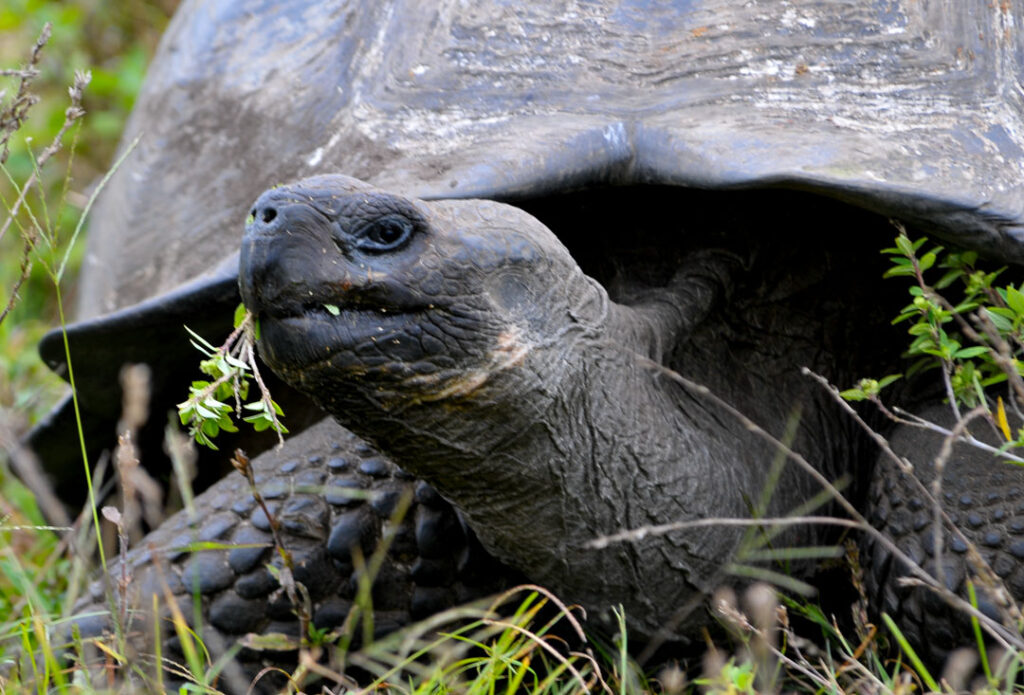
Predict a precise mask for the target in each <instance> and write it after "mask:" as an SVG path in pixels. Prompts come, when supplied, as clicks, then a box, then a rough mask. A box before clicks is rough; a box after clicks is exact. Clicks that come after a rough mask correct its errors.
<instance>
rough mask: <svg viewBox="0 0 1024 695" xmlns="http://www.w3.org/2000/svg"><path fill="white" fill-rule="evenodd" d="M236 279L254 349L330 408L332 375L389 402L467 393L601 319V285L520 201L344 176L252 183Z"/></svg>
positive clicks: (335, 388) (336, 387)
mask: <svg viewBox="0 0 1024 695" xmlns="http://www.w3.org/2000/svg"><path fill="white" fill-rule="evenodd" d="M239 283H240V289H241V293H242V297H243V300H244V301H245V303H246V305H247V306H248V307H249V308H250V309H252V310H253V311H255V312H256V313H257V315H258V316H259V319H260V327H261V339H260V350H261V354H262V356H263V358H264V359H265V360H266V361H267V363H268V364H269V365H270V367H271V368H272V369H274V370H275V371H276V372H277V373H278V374H280V375H281V376H283V377H284V378H285V379H287V380H288V381H290V382H292V383H293V384H295V385H297V386H298V387H299V388H300V389H302V390H304V391H306V392H308V393H310V394H311V395H313V396H314V398H316V399H317V400H319V401H320V402H321V403H324V404H325V405H326V406H327V407H328V409H329V410H335V412H336V409H335V408H332V407H330V405H329V404H328V399H327V394H329V393H330V394H336V393H337V392H338V391H339V385H340V383H344V385H345V386H346V387H354V388H356V389H357V390H358V389H372V391H373V398H374V400H375V401H376V402H386V403H392V404H395V403H397V402H404V401H406V400H407V399H412V400H414V401H417V402H422V401H432V400H439V399H443V398H448V397H462V396H468V395H470V394H471V393H475V392H476V390H477V389H478V388H479V387H480V386H482V385H483V384H484V383H486V382H487V381H488V380H489V379H490V377H491V376H492V375H494V374H495V373H498V372H502V371H507V370H509V369H510V368H513V367H517V366H521V365H522V364H523V362H524V360H525V357H526V355H527V353H529V352H530V351H531V350H532V349H533V348H535V347H536V346H539V345H548V346H550V345H552V344H554V343H555V342H556V341H559V342H560V341H561V340H562V336H563V335H564V334H565V332H566V330H571V329H572V327H573V326H576V327H579V328H582V329H585V328H586V326H587V325H589V324H590V323H592V322H593V321H594V320H598V319H599V318H600V315H601V311H602V306H603V302H604V301H605V298H606V295H605V294H604V291H603V290H602V289H601V288H600V287H599V286H598V285H597V284H596V283H594V282H593V281H592V280H590V279H589V278H587V277H586V276H585V275H583V273H582V272H581V271H580V270H579V268H578V267H577V265H576V263H575V261H574V260H573V259H572V257H571V256H570V255H569V253H568V251H566V249H565V248H564V247H563V246H562V245H561V243H560V242H559V241H558V240H557V239H556V238H555V236H554V235H553V234H552V233H551V232H550V231H548V230H547V228H545V227H544V226H543V225H542V224H541V223H540V222H538V221H537V220H536V219H534V218H533V217H531V216H530V215H528V214H527V213H525V212H523V211H521V210H519V209H517V208H513V207H510V206H506V205H502V204H500V203H495V202H491V201H482V200H472V201H436V202H431V203H425V202H422V201H414V200H410V199H407V198H403V197H401V196H397V195H392V194H389V193H383V192H381V191H378V190H376V189H374V188H372V187H370V186H368V185H366V184H363V183H361V182H359V181H356V180H354V179H350V178H347V177H343V176H321V177H316V178H313V179H308V180H305V181H302V182H300V183H298V184H295V185H292V186H285V187H279V188H274V189H271V190H269V191H267V192H266V193H264V194H263V195H262V196H260V198H259V199H258V200H257V201H256V203H255V206H254V207H253V209H252V212H251V215H250V220H249V223H248V225H247V227H246V233H245V238H244V241H243V244H242V251H241V259H240V278H239ZM541 298H543V301H541ZM339 382H340V383H339Z"/></svg>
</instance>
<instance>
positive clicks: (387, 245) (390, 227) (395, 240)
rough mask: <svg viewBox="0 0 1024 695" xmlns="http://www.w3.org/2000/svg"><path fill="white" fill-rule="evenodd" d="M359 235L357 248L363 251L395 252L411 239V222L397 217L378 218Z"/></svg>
mask: <svg viewBox="0 0 1024 695" xmlns="http://www.w3.org/2000/svg"><path fill="white" fill-rule="evenodd" d="M360 231H361V234H360V235H359V237H360V238H359V241H358V242H357V244H356V245H357V246H358V247H359V248H360V249H362V250H364V251H372V252H377V253H383V252H386V251H397V250H398V249H400V248H401V247H403V246H405V244H406V243H407V242H408V241H409V238H410V237H412V232H413V225H412V222H411V221H410V220H408V219H406V218H404V217H399V216H397V215H386V216H384V217H380V218H378V219H376V220H374V221H373V222H371V223H370V224H368V225H367V226H366V227H364V228H363V229H362V230H360Z"/></svg>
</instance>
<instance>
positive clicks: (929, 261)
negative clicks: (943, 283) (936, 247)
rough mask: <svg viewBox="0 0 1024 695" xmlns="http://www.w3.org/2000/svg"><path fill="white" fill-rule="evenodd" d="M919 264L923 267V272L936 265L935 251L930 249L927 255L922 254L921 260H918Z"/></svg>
mask: <svg viewBox="0 0 1024 695" xmlns="http://www.w3.org/2000/svg"><path fill="white" fill-rule="evenodd" d="M918 265H919V266H920V267H921V271H922V272H924V271H925V270H928V269H929V268H931V267H932V266H933V265H935V252H934V251H929V252H928V253H926V254H925V255H923V256H921V260H920V261H918Z"/></svg>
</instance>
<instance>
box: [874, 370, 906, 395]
mask: <svg viewBox="0 0 1024 695" xmlns="http://www.w3.org/2000/svg"><path fill="white" fill-rule="evenodd" d="M902 378H903V375H902V374H889V375H888V376H883V377H882V378H881V379H879V380H878V390H879V391H881V390H882V389H884V388H885V387H886V386H888V385H889V384H891V383H893V382H894V381H896V380H898V379H902Z"/></svg>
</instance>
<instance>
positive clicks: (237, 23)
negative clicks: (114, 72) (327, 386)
mask: <svg viewBox="0 0 1024 695" xmlns="http://www.w3.org/2000/svg"><path fill="white" fill-rule="evenodd" d="M1021 26H1024V9H1022V6H1021V5H1020V4H1018V3H992V2H990V1H989V0H932V1H930V2H922V1H921V0H894V1H893V2H885V3H863V2H842V3H838V4H837V3H835V2H823V1H821V0H789V1H786V2H783V1H782V0H761V1H760V2H749V3H733V2H721V1H720V0H674V1H672V2H665V1H663V0H615V1H613V0H599V1H594V2H580V1H579V0H556V1H550V0H545V1H544V2H539V1H538V2H527V3H524V2H507V1H503V0H467V1H463V2H440V1H438V2H433V3H431V2H422V1H421V0H384V1H379V0H348V1H343V0H342V1H337V2H332V3H323V2H312V1H310V0H291V1H290V2H269V1H264V2H248V1H247V2H238V1H232V0H221V1H218V2H209V1H206V0H202V1H200V0H194V1H190V0H186V2H184V3H183V4H182V6H181V7H180V9H179V11H178V13H177V15H176V16H175V18H174V20H173V21H172V23H171V25H170V27H169V29H168V31H167V34H166V35H165V37H164V39H163V42H162V44H161V47H160V50H159V52H158V54H157V56H156V58H155V60H154V62H153V65H152V67H151V69H150V73H149V75H148V77H147V80H146V83H145V87H144V89H143V91H142V94H141V95H140V96H139V100H138V103H137V105H136V108H135V112H134V114H133V117H132V119H131V122H130V124H129V126H128V128H127V131H126V133H125V136H124V142H125V143H126V144H127V143H129V142H132V141H134V140H135V139H136V138H137V139H138V145H137V148H136V149H135V151H134V152H132V153H131V155H130V156H129V157H128V158H127V160H126V161H125V163H124V164H123V166H122V167H121V168H120V169H119V170H118V171H117V173H116V174H115V175H114V176H113V178H112V179H111V181H110V183H109V185H108V187H107V188H106V190H105V191H104V192H103V194H102V196H101V198H100V200H99V202H98V204H97V206H96V208H95V211H94V214H93V216H92V222H91V229H90V236H89V242H88V243H89V245H88V250H87V253H86V259H85V265H84V268H83V273H82V279H81V288H80V294H79V307H78V313H79V318H81V319H85V320H86V321H85V322H84V323H82V324H79V325H78V326H77V327H75V328H74V329H73V330H72V332H71V338H72V345H73V348H76V346H77V348H76V349H77V351H78V353H79V354H85V355H92V356H93V357H92V358H91V359H90V369H89V370H88V371H86V372H82V371H79V374H78V378H79V392H80V397H81V405H82V408H83V409H84V411H85V413H86V428H87V430H88V429H90V428H91V429H93V430H94V431H95V432H96V437H95V438H92V437H91V436H90V437H89V438H90V441H94V440H95V441H99V439H104V438H106V439H109V438H110V436H111V435H112V433H113V428H112V423H113V422H116V418H117V414H118V412H119V410H120V402H119V397H118V394H117V389H116V387H112V384H116V383H117V382H116V374H117V369H118V368H119V366H120V363H121V362H124V361H147V362H150V363H157V365H158V369H157V370H156V371H157V372H158V373H159V374H160V375H161V378H162V379H163V380H164V381H165V382H166V383H167V384H171V383H174V384H180V383H185V382H186V381H187V379H188V373H186V372H182V371H180V370H179V372H175V371H174V365H177V364H178V362H179V361H180V358H179V356H178V354H177V352H176V351H175V350H174V349H169V348H168V346H175V345H180V346H182V347H181V352H182V353H183V354H184V355H186V356H187V358H188V368H190V369H194V367H192V365H193V363H194V360H193V359H192V358H193V357H194V356H193V355H190V354H188V351H189V348H188V344H187V338H186V335H185V333H184V331H183V329H182V328H181V324H182V323H186V322H187V323H189V324H190V325H191V326H192V327H193V328H196V329H198V330H200V332H203V333H204V335H208V336H210V337H211V339H215V335H214V334H211V333H210V331H211V330H213V331H215V330H216V329H214V328H213V326H214V323H213V322H215V321H218V322H221V323H220V324H216V325H223V322H224V321H225V320H226V319H222V318H221V317H224V316H229V315H230V311H231V310H232V309H233V307H234V305H235V304H236V303H237V301H238V299H237V295H236V293H235V292H234V290H233V281H232V273H233V268H232V261H231V259H229V258H228V257H229V256H230V255H231V254H232V253H233V252H234V251H235V249H236V248H237V247H238V243H239V239H240V236H241V231H242V220H244V219H245V216H246V213H247V211H248V207H249V205H250V204H251V202H252V201H253V200H254V199H255V198H256V196H257V195H258V194H259V193H260V192H261V191H263V190H264V189H266V188H267V187H269V186H272V185H275V184H277V183H284V182H288V181H291V180H295V179H298V178H302V177H306V176H309V175H311V174H315V173H319V172H340V173H344V174H347V175H350V176H354V177H358V178H360V179H363V180H365V181H368V182H370V183H373V184H376V185H378V186H380V187H384V188H387V189H389V190H392V191H394V192H397V193H405V194H409V195H415V196H418V197H424V198H439V197H461V198H465V197H491V198H499V199H522V198H528V197H531V196H539V195H546V194H550V193H553V192H558V191H562V190H567V189H577V188H582V187H586V186H589V185H601V184H612V185H630V184H668V185H678V186H687V187H698V188H741V187H742V188H751V187H789V188H798V189H802V190H809V191H813V192H818V193H821V194H824V195H827V196H831V197H835V198H838V199H842V200H845V201H848V202H852V203H854V204H857V205H861V206H863V207H866V208H868V209H871V210H873V211H875V212H880V213H882V214H885V215H891V216H897V217H899V218H901V219H902V220H903V221H904V222H907V223H909V224H917V225H919V226H922V227H926V228H928V229H930V230H931V231H935V232H938V233H939V234H942V235H945V236H947V237H948V238H951V239H954V240H956V241H958V242H960V243H962V244H965V245H968V246H973V247H975V248H978V249H981V250H984V251H987V252H989V253H991V254H994V255H998V256H1000V257H1002V258H1003V259H1006V260H1009V261H1016V262H1020V261H1024V244H1022V243H1021V239H1022V235H1024V175H1022V174H1024V171H1022V168H1024V156H1022V155H1024V124H1022V113H1024V108H1022V103H1021V102H1022V92H1021V88H1020V82H1021V73H1022V70H1024V39H1022V37H1021V34H1020V30H1019V27H1021ZM827 232H828V230H827V228H825V229H823V233H827ZM215 269H217V270H216V271H215ZM187 281H189V282H193V283H195V284H194V285H193V286H192V287H191V288H190V289H187V290H185V291H178V292H176V293H173V294H171V295H166V296H164V294H165V293H167V292H169V291H170V290H172V288H175V287H176V286H178V285H180V284H181V283H184V282H187ZM144 300H148V303H144V304H141V305H140V304H139V303H140V302H144ZM126 307H136V308H135V309H127V310H126ZM200 309H201V311H200ZM114 310H125V312H124V313H121V314H120V315H119V316H116V317H114V318H113V319H112V320H107V319H104V320H102V321H91V320H90V319H94V318H95V317H98V316H100V315H104V314H107V313H108V312H111V311H114ZM207 324H209V326H207ZM115 346H116V349H114V347H115ZM41 351H42V353H43V356H44V359H46V360H47V361H48V362H49V363H50V364H51V365H53V366H54V368H55V369H60V368H61V365H62V364H63V341H62V340H60V339H56V338H53V339H50V340H48V341H44V343H43V345H42V348H41ZM159 388H160V384H157V390H158V391H159ZM180 397H181V394H180V393H174V394H171V395H169V396H167V397H166V398H165V399H164V400H165V402H166V403H167V404H169V403H173V402H175V401H176V400H180ZM157 405H158V406H161V407H162V405H161V404H160V403H158V404H157ZM296 408H297V407H296V406H293V407H292V408H291V413H295V411H296ZM67 415H68V410H67V409H66V408H65V409H64V410H63V411H60V412H58V413H57V414H56V415H55V418H54V419H53V420H51V422H50V423H49V424H50V426H51V427H50V428H47V427H44V428H42V429H40V430H37V432H36V434H35V436H34V437H33V440H34V445H35V446H36V448H37V449H39V450H40V454H41V456H42V457H43V459H44V460H45V461H46V462H47V465H49V466H50V467H51V469H53V467H54V466H55V465H57V464H54V463H53V462H54V461H56V460H58V459H62V460H71V461H76V460H77V456H78V452H77V448H76V447H77V445H74V446H73V447H72V446H71V444H73V442H65V440H66V439H68V438H54V437H49V436H47V434H46V433H47V432H49V431H52V427H56V428H58V429H60V428H62V426H63V423H70V421H69V420H67V419H66V416H67ZM293 417H294V416H293ZM62 418H65V419H62ZM293 422H294V419H293ZM65 444H67V445H68V446H67V447H65ZM229 446H230V445H229ZM62 447H63V448H66V449H67V450H66V451H63V450H62ZM71 465H73V466H75V467H77V466H78V465H79V464H78V463H77V462H76V463H73V464H71ZM58 467H59V466H58Z"/></svg>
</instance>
